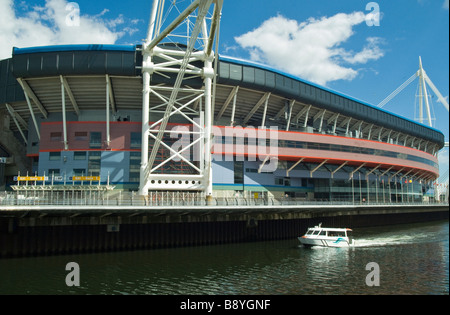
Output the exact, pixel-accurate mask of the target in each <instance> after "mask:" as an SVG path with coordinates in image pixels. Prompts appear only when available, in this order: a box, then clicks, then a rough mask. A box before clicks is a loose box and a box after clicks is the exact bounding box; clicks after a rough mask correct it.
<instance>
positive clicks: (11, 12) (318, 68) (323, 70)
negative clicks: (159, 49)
mask: <svg viewBox="0 0 450 315" xmlns="http://www.w3.org/2000/svg"><path fill="white" fill-rule="evenodd" d="M166 2H169V1H166ZM67 3H68V1H66V0H47V1H44V0H41V1H38V0H32V1H21V0H16V1H13V0H0V21H2V22H0V59H3V58H7V57H9V56H8V54H10V51H11V48H12V46H18V47H24V46H38V45H49V44H68V43H82V42H86V43H87V42H89V43H91V42H102V43H116V44H138V43H141V41H142V39H143V38H144V37H145V35H146V31H147V25H148V19H149V15H150V9H151V6H152V0H148V1H128V2H124V1H117V0H108V1H106V0H98V1H87V0H79V1H76V4H77V5H78V7H79V8H80V16H81V21H80V22H81V23H80V27H79V28H78V29H75V31H74V28H71V29H67V28H65V27H64V26H63V21H64V19H65V17H66V16H67V13H68V12H67V11H65V9H66V5H67ZM368 3H370V1H361V0H340V1H336V0H280V1H269V0H224V8H223V13H222V23H221V34H220V49H219V53H220V54H223V55H228V56H232V57H238V58H244V59H248V60H254V61H258V62H263V63H266V64H269V65H270V66H273V67H275V68H278V69H280V70H283V71H285V72H291V73H292V74H294V75H297V76H300V77H302V78H305V79H308V80H311V81H314V82H317V83H319V84H322V85H326V86H327V87H328V88H331V89H333V90H336V91H339V92H342V93H344V94H347V95H350V96H353V97H355V98H357V99H361V100H363V101H365V102H368V103H370V104H374V105H376V104H378V103H379V102H380V101H382V100H383V99H384V98H385V97H386V96H387V95H389V94H390V93H391V92H392V91H394V90H395V89H396V88H397V87H398V86H400V84H402V83H403V82H404V81H406V80H407V79H408V78H409V77H410V76H411V75H413V74H414V73H415V72H416V71H417V70H418V67H419V56H421V57H422V60H423V65H424V68H425V70H426V71H427V74H428V75H429V77H430V78H431V80H432V81H433V83H434V84H435V85H436V86H437V88H438V89H439V90H440V92H441V93H442V94H443V96H444V97H447V101H448V95H449V8H448V0H379V1H376V2H375V3H376V4H377V5H378V7H379V9H380V20H379V26H368V25H367V23H366V22H365V19H364V18H365V16H366V15H367V14H369V13H371V12H372V11H373V7H372V8H371V9H370V10H366V5H367V4H368ZM18 30H19V31H18ZM417 85H418V81H417V80H416V81H414V82H413V83H412V84H411V85H410V86H409V87H408V88H407V89H405V90H404V91H403V92H402V93H400V94H399V95H398V96H397V97H396V98H394V100H393V101H391V102H390V103H388V104H387V105H386V106H385V107H384V109H385V110H388V111H391V112H394V113H396V114H399V115H402V116H405V117H407V118H409V119H412V120H414V119H415V118H417V116H418V114H417V113H415V109H414V108H415V103H416V97H415V94H416V90H417ZM432 94H433V93H432ZM432 100H433V102H432V104H433V114H434V117H435V118H436V120H435V121H434V124H435V125H434V127H435V128H437V129H439V130H442V131H443V132H444V134H445V136H446V141H448V140H449V121H448V112H447V111H446V110H445V108H444V107H443V106H442V105H441V104H440V103H438V102H437V98H436V97H433V98H432ZM443 158H444V159H445V160H446V161H447V162H444V163H446V164H447V165H448V150H446V151H445V152H444V153H443ZM446 167H447V168H448V166H446Z"/></svg>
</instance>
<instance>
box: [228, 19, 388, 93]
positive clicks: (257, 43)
mask: <svg viewBox="0 0 450 315" xmlns="http://www.w3.org/2000/svg"><path fill="white" fill-rule="evenodd" d="M365 21H366V16H365V14H364V13H362V12H354V13H351V14H344V13H339V14H336V15H334V16H332V17H323V18H321V19H314V18H310V19H309V20H307V21H306V22H303V23H298V22H297V21H295V20H291V19H287V18H285V17H283V16H281V15H278V16H276V17H272V18H270V19H268V20H267V21H265V22H264V23H263V24H262V25H261V26H260V27H258V28H256V29H254V30H253V31H251V32H248V33H246V34H243V35H241V36H238V37H236V38H235V40H236V42H237V43H238V44H239V45H240V46H241V47H242V48H244V49H246V50H248V52H249V54H250V58H251V59H252V60H254V61H257V62H263V63H267V64H269V65H271V66H274V67H276V68H278V69H280V70H283V71H286V72H289V73H291V74H294V75H298V76H301V77H303V78H305V79H307V80H310V81H313V82H316V83H318V84H322V85H326V84H327V82H331V81H335V80H342V79H344V80H352V79H354V78H355V77H356V76H357V74H358V71H357V70H354V69H352V68H351V67H349V66H347V67H346V66H345V63H347V64H351V65H355V64H365V63H367V62H368V61H370V60H377V59H379V58H381V57H382V56H383V55H384V52H383V51H382V49H381V48H380V47H379V45H380V44H381V41H382V40H381V39H380V38H374V37H372V38H367V45H366V46H365V47H364V48H363V49H362V50H361V51H360V52H357V53H354V52H351V51H346V50H345V49H344V48H342V47H341V45H342V44H344V43H345V42H346V41H347V40H348V39H349V38H350V37H351V36H352V35H353V34H354V30H353V28H354V26H356V25H359V24H361V23H364V22H365Z"/></svg>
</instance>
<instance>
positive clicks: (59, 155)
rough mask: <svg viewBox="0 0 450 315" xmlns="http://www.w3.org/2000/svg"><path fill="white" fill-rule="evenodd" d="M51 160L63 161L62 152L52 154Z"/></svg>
mask: <svg viewBox="0 0 450 315" xmlns="http://www.w3.org/2000/svg"><path fill="white" fill-rule="evenodd" d="M49 160H50V161H60V160H61V152H50V155H49Z"/></svg>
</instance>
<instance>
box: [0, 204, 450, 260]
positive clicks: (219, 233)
mask: <svg viewBox="0 0 450 315" xmlns="http://www.w3.org/2000/svg"><path fill="white" fill-rule="evenodd" d="M448 214H449V208H448V205H423V204H421V205H355V206H349V205H345V206H344V205H335V206H332V205H328V206H324V205H314V206H312V205H302V206H299V205H292V206H253V207H252V206H232V207H231V206H230V207H227V206H195V207H194V206H192V207H148V206H147V207H144V206H141V207H139V206H138V207H136V206H120V207H118V206H0V258H5V257H22V256H30V255H55V254H69V253H92V252H101V251H115V250H134V249H153V248H163V247H177V246H196V245H212V244H222V243H231V242H244V241H255V240H256V241H264V240H277V239H289V238H295V237H297V236H299V235H301V234H303V233H304V232H305V231H306V229H307V228H308V227H309V226H312V225H316V224H318V223H319V222H322V223H323V226H332V227H351V228H358V227H368V226H379V225H392V224H402V223H415V222H424V221H433V220H443V219H448Z"/></svg>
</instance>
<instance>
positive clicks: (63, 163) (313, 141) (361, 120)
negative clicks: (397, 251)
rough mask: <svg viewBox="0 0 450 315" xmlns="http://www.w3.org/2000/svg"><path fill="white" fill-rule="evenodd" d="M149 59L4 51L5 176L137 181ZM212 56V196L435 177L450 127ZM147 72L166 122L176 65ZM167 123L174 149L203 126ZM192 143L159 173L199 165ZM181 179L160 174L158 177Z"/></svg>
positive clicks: (132, 51) (101, 51) (406, 186)
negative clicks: (163, 104)
mask: <svg viewBox="0 0 450 315" xmlns="http://www.w3.org/2000/svg"><path fill="white" fill-rule="evenodd" d="M165 49H173V50H175V51H176V50H179V51H183V49H185V46H183V45H180V44H171V45H166V46H165ZM142 65H143V57H142V53H141V47H140V46H123V45H68V46H46V47H31V48H21V49H19V48H14V50H13V56H12V58H10V59H6V60H2V61H0V113H1V117H2V118H1V122H0V124H1V126H0V127H1V128H0V129H1V131H0V132H1V137H0V156H2V157H4V159H3V160H2V161H3V163H2V164H0V168H1V172H0V175H1V178H0V186H3V187H6V189H9V187H10V186H13V185H17V184H18V183H17V181H15V179H16V180H17V178H15V177H16V176H18V175H19V174H20V175H25V174H28V175H30V176H31V175H33V176H38V177H47V178H44V179H43V180H42V182H38V184H39V185H44V184H45V185H48V186H49V185H55V186H56V185H70V184H72V183H74V182H75V181H78V182H82V181H83V179H84V180H88V181H90V182H89V183H88V182H86V183H85V184H86V185H88V184H92V181H94V182H95V184H97V183H98V184H99V185H106V184H108V185H114V187H115V189H119V190H120V189H121V190H132V191H137V190H138V188H139V183H140V167H141V152H142V143H143V141H142V139H143V133H142V129H143V128H142V121H143V117H142V116H143V112H142V85H143V83H142V81H143V78H142V72H141V69H142ZM215 66H216V67H217V69H216V74H217V77H216V82H215V85H214V96H213V99H214V103H213V104H214V107H213V111H212V116H213V117H212V119H213V124H214V128H213V134H214V145H213V147H212V153H213V161H212V164H211V170H212V182H213V194H214V196H216V197H233V196H237V195H239V196H245V197H250V198H258V199H264V198H269V197H271V198H296V199H301V200H329V201H334V200H346V201H349V200H353V201H355V200H356V201H372V202H374V201H378V202H388V201H389V202H405V201H421V200H422V198H423V197H424V194H425V192H426V191H428V189H429V187H430V186H431V184H432V182H433V181H434V180H435V179H436V178H437V177H439V167H438V160H437V153H438V152H439V150H440V149H441V148H443V146H444V135H443V134H442V132H440V131H438V130H435V129H433V128H430V127H427V126H425V125H423V124H419V123H417V122H414V121H411V120H409V119H407V118H404V117H400V116H398V115H395V114H393V113H390V112H387V111H385V110H382V109H380V108H377V107H374V106H371V105H370V104H367V103H365V102H362V101H359V100H357V99H354V98H352V97H349V96H346V95H343V94H341V93H338V92H335V91H331V90H329V89H327V88H325V87H321V86H318V85H316V84H312V83H310V82H307V81H305V80H302V79H300V78H298V77H294V76H292V75H289V74H286V73H283V72H281V71H278V70H276V69H271V68H268V67H267V66H263V65H259V64H254V63H251V62H248V61H245V60H237V59H233V58H228V57H223V56H219V58H218V61H217V63H216V64H215ZM151 80H152V81H151V82H152V88H153V90H154V91H155V94H152V96H151V98H150V104H151V106H153V108H154V109H155V110H153V111H151V112H150V117H149V121H150V122H156V123H157V122H158V121H159V120H160V119H161V117H162V116H163V110H162V109H160V110H158V108H157V107H158V106H159V105H158V104H159V103H158V101H160V99H168V98H169V97H170V89H171V87H172V86H173V85H174V81H175V77H172V76H170V75H166V74H162V73H158V72H155V73H154V74H153V75H152V78H151ZM202 85H203V80H202V79H201V78H200V77H198V76H193V77H192V78H185V79H184V80H183V82H182V88H184V89H186V91H188V90H189V89H192V88H195V87H201V86H202ZM155 95H157V96H155ZM183 95H184V94H183V90H181V94H180V95H179V96H178V97H179V99H182V98H183V97H185V99H187V100H188V102H190V106H192V107H193V108H195V109H196V111H195V113H194V111H193V116H196V115H197V114H196V113H198V112H200V113H202V110H201V107H202V105H203V104H202V101H201V99H196V98H195V96H190V94H189V93H187V92H186V95H185V96H183ZM158 96H159V97H158ZM158 98H160V99H158ZM199 109H200V110H199ZM197 116H198V117H192V118H194V119H198V121H199V124H200V125H201V124H202V119H204V118H203V117H202V115H197ZM169 125H170V126H173V131H174V132H173V133H172V134H165V135H164V137H165V142H166V143H172V145H173V146H172V149H173V150H175V151H177V150H179V148H182V147H183V146H184V145H185V144H186V143H193V142H195V125H193V124H192V123H190V122H189V120H187V119H186V117H185V116H184V115H182V114H181V113H180V115H174V116H173V117H171V119H170V121H169ZM155 126H156V127H155V128H158V127H157V124H156V125H155ZM183 130H189V131H190V133H189V136H188V137H183V135H184V134H185V133H183ZM193 131H194V132H193ZM148 145H149V147H152V146H153V145H154V142H152V141H149V144H148ZM184 147H185V148H188V150H184V151H182V154H181V153H180V155H183V156H184V157H185V159H182V160H179V159H178V160H177V159H172V160H170V161H168V162H167V163H161V164H162V165H161V167H160V168H159V169H158V170H157V172H160V173H161V174H177V173H179V172H183V173H184V174H188V173H189V172H190V171H191V170H192V169H193V168H194V169H195V168H196V167H197V166H199V165H200V164H201V163H202V161H201V159H197V158H196V157H198V155H199V154H200V155H201V154H202V152H203V151H202V150H204V148H202V147H201V146H198V147H196V146H191V147H187V146H184ZM173 150H172V151H171V149H169V148H167V147H161V148H160V149H159V150H158V154H157V156H156V157H155V159H156V160H157V161H159V162H164V161H165V160H167V159H168V157H170V156H171V155H173ZM186 161H187V162H186ZM189 161H191V162H189ZM27 183H28V182H27ZM36 183H37V181H36V180H35V181H33V182H31V183H30V185H32V184H36ZM22 184H23V185H25V184H24V183H22ZM198 184H199V187H200V186H201V185H200V184H201V183H198ZM176 187H177V186H176V185H175V186H171V185H170V183H167V182H164V181H162V182H161V181H159V182H158V181H157V182H155V183H154V185H153V186H152V188H151V189H152V190H158V191H168V190H173V189H177V188H176ZM190 190H195V183H192V185H190Z"/></svg>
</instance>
